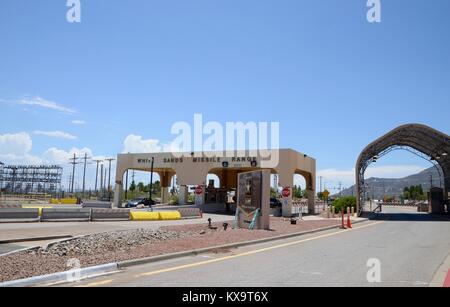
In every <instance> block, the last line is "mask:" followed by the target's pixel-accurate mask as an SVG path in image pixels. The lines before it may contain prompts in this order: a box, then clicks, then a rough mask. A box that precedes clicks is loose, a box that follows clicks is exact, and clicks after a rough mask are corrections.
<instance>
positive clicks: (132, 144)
mask: <svg viewBox="0 0 450 307" xmlns="http://www.w3.org/2000/svg"><path fill="white" fill-rule="evenodd" d="M123 145H124V149H123V152H124V153H128V152H130V153H146V152H161V151H162V149H163V146H162V145H161V144H160V143H159V140H155V139H148V140H144V139H143V138H142V136H140V135H134V134H130V135H129V136H127V137H126V138H125V140H124V141H123Z"/></svg>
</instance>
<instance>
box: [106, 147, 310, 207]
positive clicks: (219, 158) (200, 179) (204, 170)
mask: <svg viewBox="0 0 450 307" xmlns="http://www.w3.org/2000/svg"><path fill="white" fill-rule="evenodd" d="M268 157H270V159H271V162H270V163H268V162H267V159H268ZM274 157H276V158H275V159H274ZM152 160H153V172H154V173H157V174H158V175H159V177H160V182H161V198H162V199H161V201H162V203H168V202H169V198H170V194H169V187H170V186H171V181H172V178H173V177H174V176H175V175H176V178H177V186H178V187H179V189H178V190H179V194H178V199H179V204H180V205H186V204H187V197H188V194H189V190H188V187H196V188H197V190H198V189H199V188H201V189H202V190H203V191H202V193H201V194H200V193H199V195H197V197H196V202H195V204H196V205H197V206H199V207H201V208H205V209H208V207H210V208H213V207H214V206H221V205H223V207H225V203H227V202H228V198H227V195H229V194H228V193H229V192H232V191H236V188H237V181H238V180H237V178H238V174H239V173H242V172H248V171H254V170H261V169H266V170H270V172H271V174H276V175H277V176H278V185H279V186H280V187H282V188H283V189H285V190H286V188H287V189H290V191H291V193H284V194H290V195H284V196H283V201H282V204H283V207H282V213H283V216H290V215H291V214H292V187H293V185H294V175H295V174H299V175H301V176H303V177H304V178H305V181H306V190H307V196H308V209H309V212H314V201H315V186H316V183H315V178H316V160H315V159H314V158H311V157H309V156H307V155H305V154H302V153H300V152H297V151H295V150H292V149H274V150H265V151H234V152H230V151H226V152H224V151H220V152H208V153H198V152H192V153H139V154H133V153H128V154H119V155H118V156H117V167H116V180H115V193H114V207H116V208H120V207H121V206H122V196H123V182H124V175H125V173H126V171H127V170H138V171H147V172H150V171H151V169H152ZM208 174H214V175H216V176H217V177H218V178H219V181H220V182H219V183H220V187H219V188H217V185H216V187H215V186H214V184H212V183H211V182H209V183H207V182H206V181H207V176H208ZM205 211H208V210H205Z"/></svg>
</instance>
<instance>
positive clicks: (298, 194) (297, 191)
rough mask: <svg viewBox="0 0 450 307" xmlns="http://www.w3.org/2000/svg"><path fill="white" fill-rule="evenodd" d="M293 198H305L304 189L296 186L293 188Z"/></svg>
mask: <svg viewBox="0 0 450 307" xmlns="http://www.w3.org/2000/svg"><path fill="white" fill-rule="evenodd" d="M292 196H293V197H294V198H297V199H298V198H303V192H302V188H301V187H300V186H296V185H295V186H294V187H293V188H292Z"/></svg>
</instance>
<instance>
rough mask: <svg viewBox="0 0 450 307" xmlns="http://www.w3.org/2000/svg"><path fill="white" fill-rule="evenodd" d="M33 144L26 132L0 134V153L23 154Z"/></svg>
mask: <svg viewBox="0 0 450 307" xmlns="http://www.w3.org/2000/svg"><path fill="white" fill-rule="evenodd" d="M32 146H33V142H32V140H31V137H30V135H29V134H28V133H25V132H21V133H16V134H9V133H8V134H3V135H0V154H12V155H24V154H26V153H28V152H29V151H30V150H31V148H32Z"/></svg>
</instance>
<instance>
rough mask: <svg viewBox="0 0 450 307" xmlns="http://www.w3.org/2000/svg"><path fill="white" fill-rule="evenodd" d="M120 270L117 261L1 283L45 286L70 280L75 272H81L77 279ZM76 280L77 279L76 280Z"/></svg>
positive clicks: (6, 285)
mask: <svg viewBox="0 0 450 307" xmlns="http://www.w3.org/2000/svg"><path fill="white" fill-rule="evenodd" d="M117 270H118V265H117V263H108V264H102V265H97V266H92V267H87V268H82V269H79V270H70V271H66V272H59V273H53V274H48V275H41V276H35V277H30V278H25V279H19V280H13V281H7V282H4V283H0V288H7V287H32V286H39V285H41V286H45V285H48V284H55V283H62V282H70V280H69V278H70V277H71V276H73V275H74V274H79V278H77V279H76V281H80V280H82V279H86V278H91V277H95V276H99V275H103V274H106V273H112V272H115V271H117ZM74 281H75V280H74Z"/></svg>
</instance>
